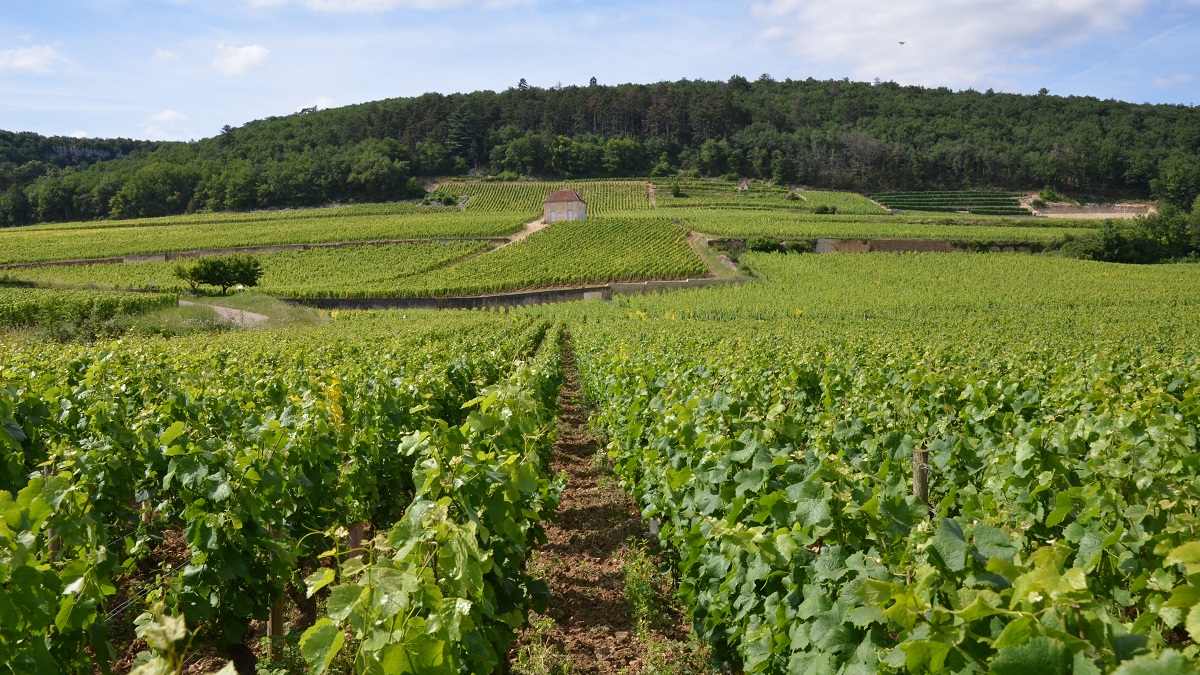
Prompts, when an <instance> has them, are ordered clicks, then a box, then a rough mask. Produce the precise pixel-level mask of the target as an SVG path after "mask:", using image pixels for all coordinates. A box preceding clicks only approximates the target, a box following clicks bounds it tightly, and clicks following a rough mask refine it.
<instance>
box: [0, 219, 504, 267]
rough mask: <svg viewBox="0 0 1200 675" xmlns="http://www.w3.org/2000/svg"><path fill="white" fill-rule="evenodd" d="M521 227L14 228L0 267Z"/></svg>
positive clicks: (0, 250)
mask: <svg viewBox="0 0 1200 675" xmlns="http://www.w3.org/2000/svg"><path fill="white" fill-rule="evenodd" d="M524 222H525V221H524V219H523V218H522V217H520V216H515V215H512V214H496V213H479V214H473V213H459V212H457V211H452V212H438V213H426V212H421V213H413V214H409V215H397V216H353V217H345V218H340V217H326V218H307V219H294V220H293V219H278V220H270V221H263V222H250V223H245V222H225V223H209V224H197V225H187V226H177V227H162V226H148V227H123V228H119V229H112V228H108V227H94V228H90V229H70V230H55V229H43V228H14V229H11V230H6V231H0V264H3V263H13V262H37V261H44V260H72V259H87V258H108V257H117V256H123V255H138V254H151V253H170V252H175V251H189V250H197V249H209V248H228V247H238V246H270V245H274V244H311V243H325V242H346V241H372V240H388V239H436V238H449V239H454V238H471V237H503V236H506V235H509V234H512V233H514V232H517V231H519V230H520V229H521V227H522V225H523V224H524Z"/></svg>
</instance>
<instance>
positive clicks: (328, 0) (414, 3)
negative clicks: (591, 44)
mask: <svg viewBox="0 0 1200 675" xmlns="http://www.w3.org/2000/svg"><path fill="white" fill-rule="evenodd" d="M246 1H247V2H248V3H249V4H250V6H251V7H282V6H283V5H287V4H289V3H292V2H295V3H296V4H300V5H303V6H305V7H307V8H308V9H311V10H315V11H318V12H387V11H391V10H394V9H453V8H455V7H463V6H465V5H483V6H484V7H488V8H499V7H512V6H514V5H524V4H530V3H532V2H535V1H536V0H246Z"/></svg>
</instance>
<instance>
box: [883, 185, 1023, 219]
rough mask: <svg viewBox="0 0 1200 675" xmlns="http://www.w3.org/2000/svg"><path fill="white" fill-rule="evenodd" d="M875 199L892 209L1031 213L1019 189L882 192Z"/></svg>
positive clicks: (990, 213) (1005, 214)
mask: <svg viewBox="0 0 1200 675" xmlns="http://www.w3.org/2000/svg"><path fill="white" fill-rule="evenodd" d="M873 196H874V199H875V201H877V202H879V203H880V204H883V205H884V206H886V207H888V208H890V209H903V210H906V211H935V212H939V211H940V212H956V211H966V212H968V213H977V214H982V215H991V216H1028V215H1030V213H1029V210H1028V209H1026V208H1025V207H1023V206H1021V202H1020V198H1021V193H1019V192H1003V191H1000V190H958V191H942V192H881V193H879V194H877V195H873Z"/></svg>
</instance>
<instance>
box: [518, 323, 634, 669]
mask: <svg viewBox="0 0 1200 675" xmlns="http://www.w3.org/2000/svg"><path fill="white" fill-rule="evenodd" d="M563 366H564V370H565V371H566V375H567V382H566V384H565V385H564V386H563V389H562V391H561V392H560V393H559V400H558V405H559V415H560V416H559V423H558V440H557V442H556V444H555V447H554V454H553V459H552V462H551V467H552V469H553V470H554V471H555V472H561V471H565V472H566V473H567V476H568V478H567V486H566V489H565V490H564V492H563V495H562V502H561V504H560V505H559V508H558V513H557V517H556V519H555V520H554V521H553V522H549V523H547V525H546V536H547V543H546V545H545V546H543V547H542V548H541V549H540V550H539V551H537V552H536V553H535V556H534V559H533V563H532V565H533V568H534V570H535V572H536V573H538V574H540V575H541V576H542V577H543V578H544V579H545V580H546V583H547V585H549V587H550V605H549V609H548V610H547V614H546V615H547V616H548V617H549V618H551V619H553V620H554V626H553V627H552V628H550V629H549V630H547V631H546V632H545V634H544V638H543V639H544V640H545V641H546V642H548V643H549V644H551V645H553V646H554V647H556V648H558V649H559V650H560V651H562V652H566V653H567V654H568V655H569V656H570V660H571V667H570V672H571V673H572V675H576V674H580V673H603V674H606V675H607V674H610V673H611V674H613V675H616V674H617V673H622V672H626V673H637V672H639V671H640V670H641V669H642V668H643V666H644V665H645V663H646V659H647V646H646V645H645V644H644V643H643V641H642V640H641V639H640V638H639V637H638V635H637V627H636V625H635V622H634V619H633V617H632V616H631V613H630V608H629V606H628V605H627V604H626V601H625V595H624V576H623V572H622V569H621V567H622V561H623V560H624V559H625V558H627V557H628V555H629V554H630V552H631V548H632V547H634V546H638V545H639V543H640V542H641V541H642V540H643V537H645V536H646V534H647V533H646V531H645V528H644V526H643V524H642V521H641V518H640V516H639V513H638V510H637V508H636V507H635V505H634V503H633V500H632V499H630V497H629V495H628V494H626V493H625V491H624V490H622V489H621V488H620V487H619V486H618V485H617V484H616V482H615V481H614V480H613V479H612V478H611V477H610V476H609V473H608V471H607V470H606V469H605V467H604V466H603V464H601V463H598V462H597V461H596V455H597V453H598V452H600V449H601V448H600V444H599V442H598V439H597V437H596V436H595V435H594V434H592V433H591V431H590V430H589V429H588V425H587V410H586V408H585V403H584V400H583V394H582V392H581V387H580V383H579V375H578V372H577V371H576V369H575V358H574V353H573V351H572V350H571V345H570V341H569V339H568V340H567V342H566V344H565V345H564V352H563ZM538 618H539V617H537V616H534V617H532V619H531V623H536V621H537V620H538ZM534 631H535V629H533V628H526V629H525V630H524V631H523V632H522V634H521V636H520V637H519V638H518V641H517V645H516V646H514V649H513V654H516V652H517V650H518V649H520V647H521V645H524V644H528V643H529V641H530V640H531V638H533V636H534Z"/></svg>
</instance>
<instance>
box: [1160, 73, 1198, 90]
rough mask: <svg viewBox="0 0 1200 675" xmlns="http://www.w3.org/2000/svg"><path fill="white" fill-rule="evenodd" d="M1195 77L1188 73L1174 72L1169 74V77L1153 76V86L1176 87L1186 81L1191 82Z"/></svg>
mask: <svg viewBox="0 0 1200 675" xmlns="http://www.w3.org/2000/svg"><path fill="white" fill-rule="evenodd" d="M1195 79H1196V78H1194V77H1192V76H1191V75H1188V74H1187V73H1175V74H1174V75H1171V76H1169V77H1156V78H1154V86H1156V87H1176V86H1179V85H1181V84H1187V83H1188V82H1191V81H1193V80H1195Z"/></svg>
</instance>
